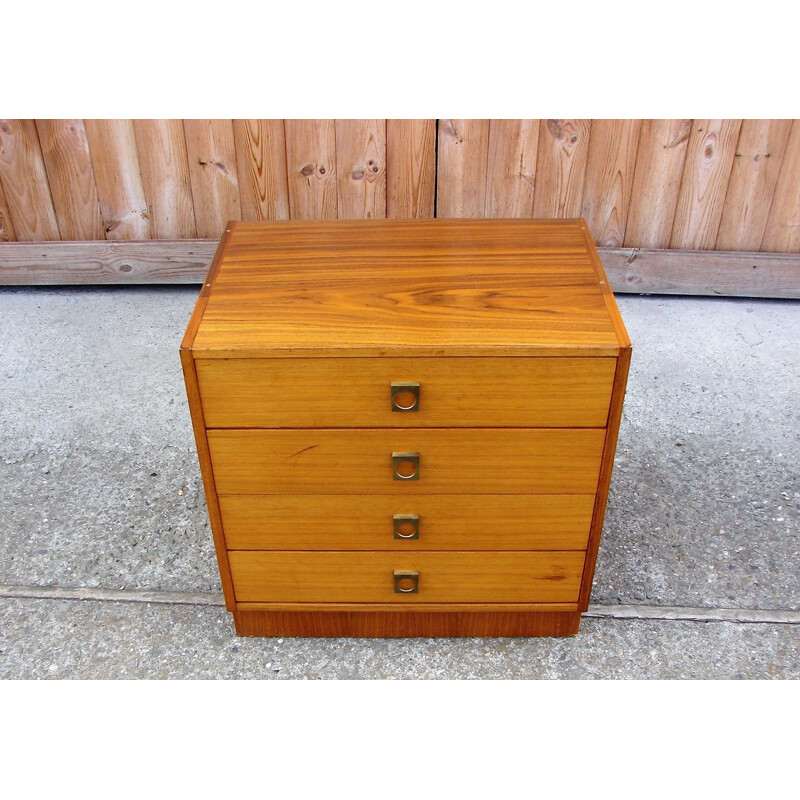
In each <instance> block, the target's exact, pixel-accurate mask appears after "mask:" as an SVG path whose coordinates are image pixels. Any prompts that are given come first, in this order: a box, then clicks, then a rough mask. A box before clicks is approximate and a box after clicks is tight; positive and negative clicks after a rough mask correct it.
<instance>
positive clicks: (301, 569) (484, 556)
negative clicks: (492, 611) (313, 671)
mask: <svg viewBox="0 0 800 800" xmlns="http://www.w3.org/2000/svg"><path fill="white" fill-rule="evenodd" d="M228 557H229V559H230V565H231V575H232V577H233V587H234V593H235V595H236V600H237V601H238V602H262V603H265V602H287V603H293V602H294V603H298V602H308V603H362V602H370V603H372V602H375V603H398V604H404V605H412V604H414V603H436V602H443V603H461V602H463V603H575V602H576V601H577V599H578V591H579V588H580V582H581V575H582V572H583V563H584V558H585V553H582V552H538V553H536V552H534V553H531V552H504V553H472V552H447V553H438V552H425V553H423V552H418V553H408V554H400V553H387V552H380V553H375V552H361V553H342V552H297V551H290V552H250V551H232V552H230V553H229V554H228ZM395 570H416V571H418V572H419V590H418V592H417V593H414V594H397V593H395V587H394V571H395Z"/></svg>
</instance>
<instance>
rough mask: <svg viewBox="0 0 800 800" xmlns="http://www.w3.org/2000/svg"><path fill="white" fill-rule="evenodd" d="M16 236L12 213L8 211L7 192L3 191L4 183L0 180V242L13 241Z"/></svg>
mask: <svg viewBox="0 0 800 800" xmlns="http://www.w3.org/2000/svg"><path fill="white" fill-rule="evenodd" d="M16 238H17V237H16V236H15V234H14V226H13V225H12V224H11V214H10V213H9V211H8V203H7V202H6V193H5V192H4V191H3V183H2V181H0V242H13V241H15V240H16Z"/></svg>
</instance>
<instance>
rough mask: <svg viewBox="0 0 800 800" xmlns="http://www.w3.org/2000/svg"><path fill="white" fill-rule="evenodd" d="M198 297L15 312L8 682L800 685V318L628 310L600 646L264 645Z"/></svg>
mask: <svg viewBox="0 0 800 800" xmlns="http://www.w3.org/2000/svg"><path fill="white" fill-rule="evenodd" d="M197 291H198V289H197V287H165V288H147V287H133V288H130V287H113V288H83V289H79V288H38V289H34V288H5V289H2V290H0V485H1V486H2V491H0V678H215V677H220V678H289V679H296V678H416V677H420V678H680V677H686V678H798V677H800V570H799V569H798V567H799V566H800V558H798V556H799V554H800V470H798V464H800V419H799V417H800V413H799V412H798V403H797V400H798V397H800V346H799V345H800V314H799V313H798V312H800V305H798V303H796V302H791V301H763V300H762V301H757V300H732V299H721V298H702V299H701V298H663V297H637V296H623V297H619V298H618V301H619V305H620V308H621V310H622V314H623V317H624V318H625V321H626V324H627V326H628V330H629V332H630V335H631V339H632V340H633V343H634V356H633V364H632V369H631V375H630V379H629V384H628V395H627V400H626V406H625V412H624V417H623V425H622V430H621V433H620V441H619V447H618V452H617V459H616V466H615V472H614V478H613V481H612V490H611V495H610V499H609V507H608V514H607V519H606V526H605V531H604V538H603V542H602V545H601V550H600V558H599V562H598V567H597V573H596V576H595V583H594V591H593V595H592V603H593V605H592V608H591V610H590V613H589V615H587V617H586V618H585V619H584V621H583V623H582V626H581V632H580V633H579V634H578V636H577V637H574V638H571V639H561V640H559V639H461V640H458V639H439V640H433V639H413V640H368V639H328V640H322V639H290V638H283V639H244V638H237V637H236V636H235V635H234V631H233V624H232V621H231V619H230V616H229V615H228V614H227V612H225V610H224V609H223V608H222V606H221V605H220V602H221V601H220V594H219V578H218V575H217V568H216V562H215V558H214V554H213V547H212V543H211V534H210V531H209V525H208V518H207V514H206V508H205V501H204V497H203V491H202V484H201V481H200V475H199V470H198V466H197V458H196V453H195V449H194V442H193V438H192V431H191V425H190V421H189V414H188V409H187V405H186V399H185V393H184V388H183V382H182V375H181V370H180V364H179V359H178V346H179V343H180V340H181V338H182V335H183V331H184V328H185V327H186V324H187V322H188V319H189V315H190V313H191V310H192V308H193V306H194V302H195V299H196V296H197ZM77 598H84V599H77ZM86 598H93V599H86Z"/></svg>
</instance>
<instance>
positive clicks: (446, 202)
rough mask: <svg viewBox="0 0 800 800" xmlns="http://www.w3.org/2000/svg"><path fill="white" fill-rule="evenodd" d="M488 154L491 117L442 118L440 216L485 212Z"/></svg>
mask: <svg viewBox="0 0 800 800" xmlns="http://www.w3.org/2000/svg"><path fill="white" fill-rule="evenodd" d="M488 157H489V120H488V119H443V120H440V121H439V163H438V178H437V182H436V194H437V197H436V215H437V216H438V217H482V216H483V215H484V213H485V208H486V169H487V166H488Z"/></svg>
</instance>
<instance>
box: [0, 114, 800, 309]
mask: <svg viewBox="0 0 800 800" xmlns="http://www.w3.org/2000/svg"><path fill="white" fill-rule="evenodd" d="M385 216H389V217H431V216H439V217H484V216H485V217H578V216H582V217H585V218H586V220H587V222H588V224H589V226H590V229H591V230H592V232H593V235H594V237H595V240H596V241H597V244H598V246H600V247H601V248H604V250H603V253H604V261H606V263H607V266H608V264H611V271H612V272H613V273H614V275H616V278H615V277H614V275H612V280H614V281H615V289H619V290H623V291H624V290H630V291H662V290H663V291H690V292H691V293H724V294H737V293H740V294H741V293H744V294H757V295H758V294H760V295H765V296H798V292H800V258H798V257H797V255H796V254H797V252H798V251H799V250H800V121H797V120H794V121H793V120H554V119H550V120H432V119H430V120H0V241H5V242H20V243H22V242H31V243H33V242H35V243H37V246H33V245H27V246H26V245H21V244H18V245H13V246H12V245H10V244H9V245H5V244H4V245H0V283H3V282H4V283H26V282H55V283H57V282H69V281H72V280H76V281H80V277H79V275H78V272H79V268H78V266H77V260H76V259H80V257H81V256H80V254H81V252H83V253H84V257H85V258H86V259H88V260H89V261H92V259H95V261H93V262H92V263H93V264H94V266H93V267H91V269H89V271H85V274H84V280H88V281H92V282H97V281H102V282H107V281H110V280H119V281H127V282H137V281H142V280H147V281H151V280H169V281H171V282H172V281H180V280H195V279H197V280H199V279H202V275H200V277H199V278H198V277H197V275H199V274H200V273H201V272H202V269H203V268H204V263H203V259H204V258H205V256H206V253H207V251H208V247H209V245H208V243H205V242H198V241H197V240H202V239H212V240H213V239H216V238H218V237H219V235H220V233H221V231H222V229H223V226H224V224H225V223H226V222H227V220H229V219H289V218H292V219H309V218H336V217H341V218H345V217H347V218H361V217H373V218H374V217H385ZM150 240H158V241H159V242H162V244H157V243H156V242H155V241H150ZM164 240H168V242H169V243H167V242H164ZM76 241H82V242H93V243H94V244H92V245H91V247H89V245H85V246H84V248H86V249H84V250H83V251H81V250H80V249H78V250H76V249H75V248H74V247H70V248H64V247H63V246H62V247H60V248H57V247H56V248H53V249H48V248H47V247H45V246H44V245H42V244H41V243H44V242H76ZM101 241H102V242H105V244H103V245H100V244H98V242H101ZM148 241H150V243H149V245H145V242H148ZM126 242H130V243H132V244H129V245H127V244H124V243H126ZM111 243H116V244H111ZM133 243H136V244H135V245H134V244H133ZM662 251H667V252H662ZM687 251H688V254H687ZM696 251H720V252H719V253H714V252H703V253H698V252H696ZM732 251H733V253H732ZM734 253H739V254H740V255H735V254H734ZM755 253H762V254H764V253H769V254H784V255H782V256H774V255H769V256H767V255H761V256H758V257H756V256H755V255H754V254H755ZM131 254H133V255H131ZM136 254H139V255H138V256H137V255H136ZM148 254H149V255H148ZM137 258H138V260H137ZM70 259H72V260H70ZM145 262H146V263H145ZM750 262H753V263H750ZM143 263H144V264H145V266H142V264H143ZM205 263H207V262H205ZM125 266H127V267H128V269H127V270H126V269H122V267H125ZM59 270H60V271H59ZM742 281H744V284H746V285H744V286H743V288H742V289H741V290H737V288H736V285H737V284H738V283H740V282H742ZM659 287H660V288H659ZM687 287H688V288H687ZM692 287H693V288H692ZM719 287H722V288H721V289H720V288H719Z"/></svg>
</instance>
